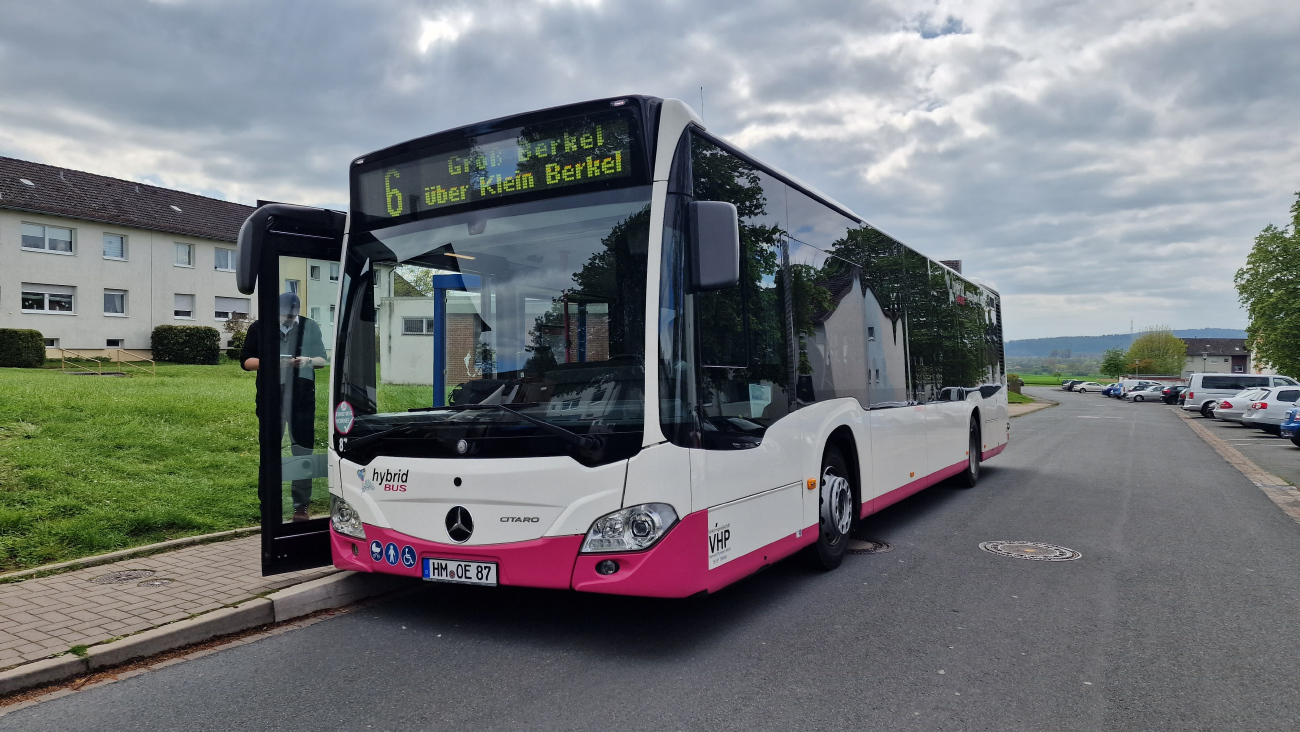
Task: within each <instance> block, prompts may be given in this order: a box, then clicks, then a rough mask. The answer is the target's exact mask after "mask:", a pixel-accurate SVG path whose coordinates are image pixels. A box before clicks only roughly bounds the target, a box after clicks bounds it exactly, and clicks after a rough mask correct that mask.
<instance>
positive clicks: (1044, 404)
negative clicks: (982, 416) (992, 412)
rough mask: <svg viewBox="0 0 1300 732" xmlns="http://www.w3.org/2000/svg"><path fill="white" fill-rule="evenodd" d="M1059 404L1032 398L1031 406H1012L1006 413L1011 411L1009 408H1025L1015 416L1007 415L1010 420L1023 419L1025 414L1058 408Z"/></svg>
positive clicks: (1044, 399) (1040, 398)
mask: <svg viewBox="0 0 1300 732" xmlns="http://www.w3.org/2000/svg"><path fill="white" fill-rule="evenodd" d="M1060 404H1061V403H1060V402H1054V401H1052V400H1050V399H1046V398H1042V397H1034V403H1033V404H1012V405H1009V406H1008V408H1007V411H1011V407H1025V409H1022V410H1020V411H1019V412H1017V413H1015V414H1011V415H1008V416H1009V418H1010V419H1015V418H1016V417H1023V416H1025V415H1026V414H1033V413H1034V412H1041V411H1042V410H1044V409H1048V408H1050V407H1055V406H1059V405H1060Z"/></svg>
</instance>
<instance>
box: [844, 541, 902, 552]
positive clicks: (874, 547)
mask: <svg viewBox="0 0 1300 732" xmlns="http://www.w3.org/2000/svg"><path fill="white" fill-rule="evenodd" d="M892 551H894V547H893V545H892V544H890V543H889V542H885V541H881V540H879V539H850V540H849V554H884V553H885V552H892Z"/></svg>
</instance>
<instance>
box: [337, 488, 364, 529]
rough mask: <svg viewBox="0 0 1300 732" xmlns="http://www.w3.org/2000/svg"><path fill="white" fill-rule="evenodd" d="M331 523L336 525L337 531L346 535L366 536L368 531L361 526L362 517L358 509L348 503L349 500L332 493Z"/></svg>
mask: <svg viewBox="0 0 1300 732" xmlns="http://www.w3.org/2000/svg"><path fill="white" fill-rule="evenodd" d="M330 523H331V524H333V525H334V530H335V531H337V532H339V533H340V534H343V535H344V536H353V537H356V538H358V539H364V538H366V531H365V529H364V528H362V526H361V517H360V516H359V515H357V510H356V509H355V508H353V507H352V506H350V505H348V502H347V501H345V500H343V499H342V498H339V497H338V496H336V495H332V494H331V495H330Z"/></svg>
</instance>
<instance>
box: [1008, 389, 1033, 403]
mask: <svg viewBox="0 0 1300 732" xmlns="http://www.w3.org/2000/svg"><path fill="white" fill-rule="evenodd" d="M1007 401H1008V402H1010V403H1012V404H1032V403H1033V402H1034V398H1033V397H1027V396H1025V395H1024V394H1017V393H1015V392H1014V391H1008V392H1007Z"/></svg>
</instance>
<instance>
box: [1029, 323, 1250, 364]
mask: <svg viewBox="0 0 1300 732" xmlns="http://www.w3.org/2000/svg"><path fill="white" fill-rule="evenodd" d="M1136 335H1140V334H1136V333H1135V334H1129V333H1116V334H1115V335H1102V336H1063V337H1060V338H1026V339H1023V340H1018V341H1007V343H1006V354H1007V356H1009V357H1017V356H1029V357H1036V358H1047V357H1049V356H1051V355H1052V351H1056V352H1057V355H1058V356H1061V357H1066V358H1068V357H1069V356H1073V357H1076V358H1077V357H1079V356H1099V355H1101V352H1102V351H1105V350H1106V349H1108V348H1128V347H1129V344H1130V343H1132V342H1133V341H1132V339H1133V338H1134V337H1135V336H1136ZM1174 335H1176V336H1178V337H1179V338H1245V337H1246V331H1244V330H1235V329H1233V328H1192V329H1190V330H1176V331H1174ZM1067 350H1068V351H1069V352H1070V354H1069V356H1065V354H1064V353H1062V352H1063V351H1067Z"/></svg>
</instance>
